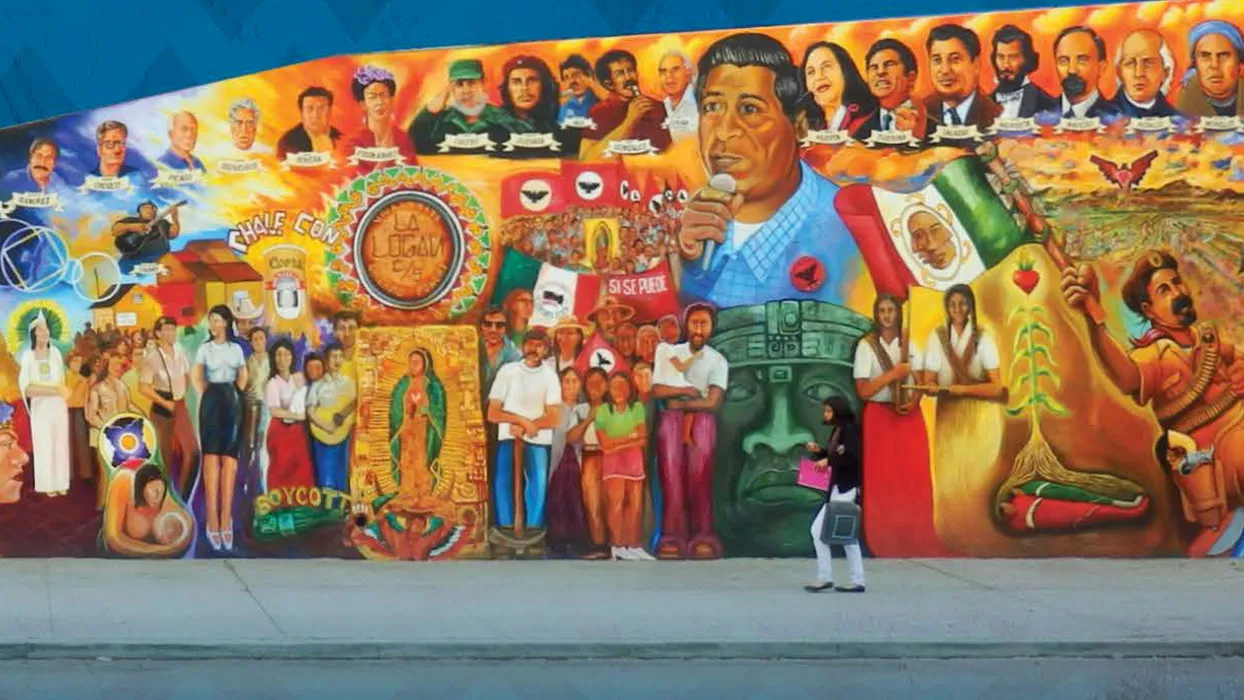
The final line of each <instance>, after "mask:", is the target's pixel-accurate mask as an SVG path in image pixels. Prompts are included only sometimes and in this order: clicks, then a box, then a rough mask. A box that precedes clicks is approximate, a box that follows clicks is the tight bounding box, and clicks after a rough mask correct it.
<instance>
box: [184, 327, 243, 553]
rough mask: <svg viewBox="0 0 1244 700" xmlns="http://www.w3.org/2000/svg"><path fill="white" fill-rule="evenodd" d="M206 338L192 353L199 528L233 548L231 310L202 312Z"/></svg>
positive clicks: (215, 543)
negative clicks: (199, 461)
mask: <svg viewBox="0 0 1244 700" xmlns="http://www.w3.org/2000/svg"><path fill="white" fill-rule="evenodd" d="M207 332H208V336H209V337H208V340H207V342H206V343H203V344H202V345H200V346H199V350H198V352H197V353H195V356H194V375H193V377H194V383H195V388H196V389H198V390H199V395H200V396H202V397H203V398H202V399H200V400H199V442H200V444H201V445H202V451H203V486H204V489H203V494H204V497H205V498H204V500H205V503H206V507H207V518H206V520H207V522H206V523H205V524H204V528H205V530H206V534H207V542H208V544H209V545H211V548H212V551H214V552H219V551H221V549H224V550H225V551H232V550H233V492H234V485H235V484H236V483H237V476H238V453H239V452H240V451H241V444H242V440H241V432H242V402H241V396H240V394H239V392H240V391H242V389H243V388H244V387H245V386H246V380H247V373H246V360H245V359H243V357H242V346H241V345H239V344H238V343H236V342H234V338H233V312H231V311H230V310H229V307H228V306H224V305H223V304H222V305H219V306H213V307H212V310H211V311H209V312H208V313H207Z"/></svg>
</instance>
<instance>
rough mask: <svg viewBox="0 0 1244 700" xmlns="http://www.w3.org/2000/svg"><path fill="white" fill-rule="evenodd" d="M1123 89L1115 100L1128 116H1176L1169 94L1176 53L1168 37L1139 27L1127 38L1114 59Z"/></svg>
mask: <svg viewBox="0 0 1244 700" xmlns="http://www.w3.org/2000/svg"><path fill="white" fill-rule="evenodd" d="M1114 71H1115V77H1116V78H1117V79H1118V81H1119V91H1118V94H1116V95H1115V104H1116V105H1117V106H1118V107H1119V111H1120V112H1121V113H1122V114H1123V116H1125V117H1173V116H1175V108H1174V107H1172V106H1171V103H1170V101H1168V100H1167V99H1166V96H1167V95H1168V94H1169V93H1170V90H1171V79H1172V78H1173V77H1174V74H1175V57H1174V55H1172V54H1171V49H1170V47H1169V46H1167V45H1166V39H1164V38H1163V37H1162V35H1161V34H1159V33H1158V32H1155V31H1154V30H1152V29H1137V30H1136V31H1134V32H1132V33H1131V34H1128V35H1127V36H1126V37H1124V38H1123V43H1122V44H1119V53H1118V55H1116V56H1115V59H1114Z"/></svg>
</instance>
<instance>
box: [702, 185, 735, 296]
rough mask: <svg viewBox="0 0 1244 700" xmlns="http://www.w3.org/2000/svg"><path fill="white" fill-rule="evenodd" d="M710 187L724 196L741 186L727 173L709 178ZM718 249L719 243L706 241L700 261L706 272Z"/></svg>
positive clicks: (731, 193)
mask: <svg viewBox="0 0 1244 700" xmlns="http://www.w3.org/2000/svg"><path fill="white" fill-rule="evenodd" d="M708 186H709V189H714V190H717V191H718V192H722V193H724V194H729V195H733V194H734V193H735V192H736V191H737V189H738V186H739V185H738V183H737V182H735V181H734V178H733V177H731V176H730V175H728V174H726V173H717V174H716V175H714V176H712V177H711V178H709V180H708ZM716 249H717V241H714V240H706V241H704V253H703V254H702V255H701V256H700V260H701V264H700V267H702V268H703V269H704V271H705V272H708V267H709V265H710V264H712V261H713V252H714V251H715V250H716Z"/></svg>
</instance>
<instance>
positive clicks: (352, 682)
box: [0, 658, 1244, 700]
mask: <svg viewBox="0 0 1244 700" xmlns="http://www.w3.org/2000/svg"><path fill="white" fill-rule="evenodd" d="M1241 678H1244V659H1240V658H1230V659H1199V660H1193V659H1188V660H1159V659H1119V660H1111V659H995V660H953V661H933V660H929V661H804V662H797V661H796V662H787V661H764V660H757V661H651V662H643V661H571V662H542V661H516V662H473V661H407V660H393V661H381V662H362V661H360V662H348V661H337V662H324V661H317V662H300V661H271V662H264V661H237V660H218V661H161V662H151V661H115V662H114V661H98V660H96V661H65V660H42V661H12V662H0V699H3V700H18V699H21V700H24V699H26V698H31V699H35V698H37V699H39V700H46V699H47V698H58V699H59V698H84V699H85V698H98V699H100V700H103V699H112V698H125V700H145V699H147V698H151V699H152V700H155V699H159V700H190V699H198V698H235V697H236V698H248V700H268V699H269V698H272V699H276V698H280V699H286V698H298V699H299V700H303V699H310V700H315V699H318V698H333V699H334V700H337V699H339V698H342V697H349V698H358V699H365V698H435V699H437V700H453V699H456V698H463V699H470V700H475V699H478V700H527V699H531V700H553V699H561V698H584V699H585V700H588V699H590V700H600V699H609V698H647V699H654V698H660V699H661V700H678V699H684V698H685V699H687V700H691V699H692V698H696V699H699V698H713V699H714V700H734V699H736V698H737V699H739V700H744V699H747V700H777V699H779V698H780V699H786V698H790V699H791V700H803V699H805V698H806V699H808V700H812V699H814V698H815V699H817V700H822V699H823V698H826V697H831V696H832V697H838V698H868V699H869V700H873V699H884V698H904V699H906V698H921V699H922V700H941V699H943V698H945V699H951V698H953V699H954V700H974V699H976V698H981V699H985V698H988V699H989V700H996V699H997V698H1008V699H1011V698H1014V699H1016V700H1019V699H1023V700H1029V699H1031V700H1045V699H1049V700H1081V699H1087V698H1093V699H1094V700H1103V699H1104V700H1157V699H1158V698H1189V699H1195V700H1227V699H1228V698H1232V699H1234V698H1241V697H1244V685H1242V684H1241V681H1240V679H1241Z"/></svg>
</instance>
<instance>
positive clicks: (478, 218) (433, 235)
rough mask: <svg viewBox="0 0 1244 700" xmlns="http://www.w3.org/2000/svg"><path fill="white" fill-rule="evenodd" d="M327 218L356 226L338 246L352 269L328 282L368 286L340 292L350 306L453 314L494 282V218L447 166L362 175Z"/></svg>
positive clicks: (425, 316)
mask: <svg viewBox="0 0 1244 700" xmlns="http://www.w3.org/2000/svg"><path fill="white" fill-rule="evenodd" d="M527 186H528V185H527V184H526V183H525V184H524V187H527ZM548 198H551V193H550V195H549V197H546V200H547V199H548ZM327 223H329V224H330V225H336V226H339V227H340V228H341V229H342V230H345V231H348V232H349V235H348V236H345V237H343V242H342V243H340V244H338V246H337V248H336V249H335V250H334V252H335V253H337V256H338V257H339V258H340V259H341V260H342V261H343V262H344V263H346V264H345V266H344V267H345V268H346V270H347V271H346V272H340V271H334V272H333V273H332V274H330V275H329V277H330V279H329V282H330V284H340V283H341V282H353V283H355V285H352V286H357V289H358V291H361V292H362V294H354V295H343V297H342V298H341V301H342V303H343V304H345V305H347V306H349V307H351V308H355V309H360V307H362V308H367V307H370V308H374V309H391V310H397V311H406V312H411V313H413V314H415V317H416V318H418V319H420V320H427V321H433V320H450V319H454V318H457V317H459V316H461V315H463V314H465V313H466V312H467V311H468V310H469V309H470V308H471V307H472V306H474V305H475V304H476V303H477V302H478V301H479V299H480V296H481V295H482V294H483V291H484V288H485V286H486V285H487V282H488V268H489V265H490V263H491V257H492V255H491V254H492V240H491V234H490V232H489V229H488V221H487V218H486V217H485V216H484V211H483V207H482V206H481V204H480V202H479V200H478V199H477V198H476V197H475V195H474V194H472V193H471V191H470V190H469V189H467V187H466V186H465V185H463V184H462V183H461V182H459V181H458V180H456V179H455V178H454V177H453V176H452V175H449V174H448V173H445V172H442V171H439V170H432V169H429V168H421V167H415V166H403V167H394V168H385V169H382V170H376V171H374V172H372V173H370V174H368V175H366V176H364V177H359V178H357V179H355V180H354V181H353V182H351V183H349V184H348V185H346V186H345V187H343V188H341V189H339V190H338V191H337V194H336V196H335V197H334V199H333V204H332V208H331V209H329V211H328V215H327ZM334 278H335V279H334ZM343 278H344V279H343ZM360 310H361V309H360Z"/></svg>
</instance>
